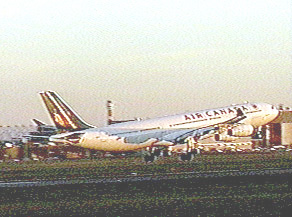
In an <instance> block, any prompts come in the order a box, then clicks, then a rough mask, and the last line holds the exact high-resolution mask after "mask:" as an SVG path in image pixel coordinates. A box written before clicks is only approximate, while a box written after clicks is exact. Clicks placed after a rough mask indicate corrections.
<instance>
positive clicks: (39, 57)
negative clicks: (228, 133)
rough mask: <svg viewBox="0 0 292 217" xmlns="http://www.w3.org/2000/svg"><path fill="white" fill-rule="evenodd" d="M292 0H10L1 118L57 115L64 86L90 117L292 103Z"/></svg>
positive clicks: (1, 16)
mask: <svg viewBox="0 0 292 217" xmlns="http://www.w3.org/2000/svg"><path fill="white" fill-rule="evenodd" d="M291 21H292V3H291V1H290V0H257V1H254V0H236V1H235V0H220V1H218V0H167V1H166V0H159V1H157V0H156V1H154V0H147V1H145V0H143V1H142V0H135V1H134V0H123V1H119V0H70V1H69V0H62V1H59V0H10V1H1V2H0V81H1V85H0V92H1V96H0V108H1V109H0V111H1V113H0V125H16V124H24V125H29V124H31V119H32V118H37V119H40V120H42V121H44V122H47V123H51V121H50V119H49V116H48V113H47V111H46V109H45V108H44V105H43V103H42V101H41V99H40V96H39V94H38V93H39V92H40V91H43V90H54V91H56V92H58V93H59V95H61V96H62V97H63V98H64V99H65V101H66V102H68V103H69V104H70V105H71V107H73V108H74V109H75V110H76V111H77V113H78V114H79V115H80V116H81V117H82V118H83V119H84V120H86V121H87V122H89V123H90V124H93V125H96V126H104V125H105V124H106V101H107V100H112V101H113V102H114V104H115V110H114V115H115V117H116V119H129V118H133V117H142V118H151V117H158V116H164V115H171V114H177V113H183V112H186V111H197V110H202V109H208V108H216V107H221V106H227V105H230V104H233V103H242V102H244V101H250V102H267V103H271V104H279V103H282V104H284V105H286V106H292V101H291V100H292V88H291V87H292V85H291V84H292V79H291V76H292V73H291V72H292V63H291V61H292V59H291V58H292V55H291V54H292V49H291V48H292V22H291Z"/></svg>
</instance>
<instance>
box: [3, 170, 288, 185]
mask: <svg viewBox="0 0 292 217" xmlns="http://www.w3.org/2000/svg"><path fill="white" fill-rule="evenodd" d="M265 176H266V177H278V178H283V177H290V176H292V169H290V168H289V169H258V170H254V169H250V170H244V171H240V170H229V171H207V172H182V173H165V174H132V175H126V176H119V177H100V178H96V179H90V178H86V177H80V178H78V179H65V178H63V179H57V180H35V181H23V180H22V181H17V180H16V181H11V182H0V188H22V187H41V186H54V185H81V184H97V185H98V184H108V183H133V182H152V181H163V180H165V181H171V180H187V179H192V181H202V180H204V179H206V180H207V179H208V180H212V179H213V180H214V179H216V178H225V179H226V178H236V177H238V178H244V179H248V178H253V177H258V178H259V177H265Z"/></svg>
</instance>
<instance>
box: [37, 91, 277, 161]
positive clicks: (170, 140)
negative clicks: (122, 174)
mask: <svg viewBox="0 0 292 217" xmlns="http://www.w3.org/2000/svg"><path fill="white" fill-rule="evenodd" d="M40 95H41V97H42V100H43V102H44V104H45V106H46V108H47V110H48V111H49V114H50V117H51V118H52V120H53V122H54V123H55V125H56V127H57V128H58V129H61V130H66V131H67V132H66V133H60V134H56V135H52V136H50V139H49V140H50V141H51V142H54V143H62V144H69V145H74V146H79V147H83V148H88V149H94V150H97V151H102V152H109V153H125V152H137V151H141V150H148V154H147V155H145V161H154V160H155V159H156V158H157V156H158V155H159V154H160V153H161V152H160V151H161V150H160V148H163V149H166V150H167V149H168V148H169V147H175V146H176V145H181V144H183V143H185V141H186V140H187V139H189V138H193V139H194V140H195V141H196V142H197V141H198V140H201V139H203V138H204V137H206V136H210V135H214V138H215V140H216V141H229V140H230V139H234V138H238V137H248V136H252V135H254V134H255V133H257V131H258V128H259V127H261V126H262V125H266V124H268V123H269V122H271V121H273V120H274V119H275V118H276V117H277V116H278V115H279V110H278V109H277V108H276V107H275V106H273V105H270V104H267V103H244V104H237V105H231V106H227V107H221V108H216V109H207V110H201V111H197V112H188V113H183V114H177V115H169V116H164V117H158V118H152V119H146V120H138V121H129V122H124V123H116V124H112V125H108V126H105V127H96V126H93V125H90V124H88V123H86V122H85V121H84V120H83V119H82V118H81V117H80V116H79V115H78V114H77V113H76V112H75V111H74V110H73V109H72V108H71V107H70V106H69V105H68V104H67V103H66V102H65V101H64V100H63V99H62V98H61V97H60V96H59V95H58V94H57V93H56V92H54V91H43V92H40ZM188 150H189V151H188V152H187V153H186V154H185V155H186V156H183V159H186V160H190V159H192V155H193V154H196V153H197V151H196V150H192V149H188ZM164 153H167V152H164Z"/></svg>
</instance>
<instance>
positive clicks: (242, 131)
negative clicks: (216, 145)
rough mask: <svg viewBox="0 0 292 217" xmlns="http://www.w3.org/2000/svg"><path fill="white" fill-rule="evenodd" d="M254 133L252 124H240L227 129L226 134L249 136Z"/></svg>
mask: <svg viewBox="0 0 292 217" xmlns="http://www.w3.org/2000/svg"><path fill="white" fill-rule="evenodd" d="M254 133H255V128H254V127H253V126H252V125H248V124H241V125H238V126H235V127H232V128H230V129H228V131H227V134H228V135H229V136H236V137H246V136H251V135H253V134H254Z"/></svg>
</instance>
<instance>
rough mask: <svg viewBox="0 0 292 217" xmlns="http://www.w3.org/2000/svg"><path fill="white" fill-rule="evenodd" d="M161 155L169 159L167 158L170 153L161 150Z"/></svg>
mask: <svg viewBox="0 0 292 217" xmlns="http://www.w3.org/2000/svg"><path fill="white" fill-rule="evenodd" d="M161 155H162V156H163V157H169V156H170V155H171V152H170V151H168V150H163V151H162V152H161Z"/></svg>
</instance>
